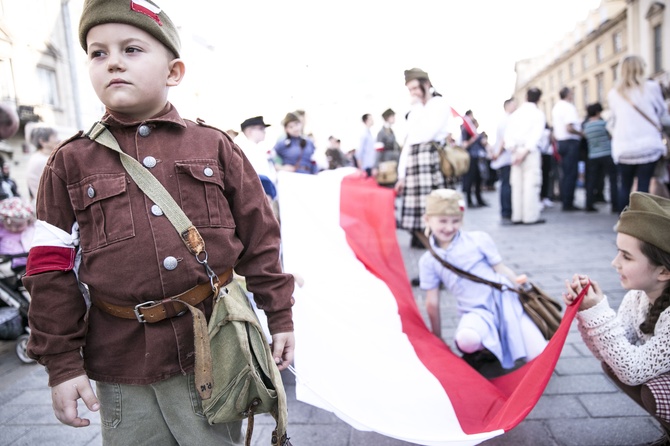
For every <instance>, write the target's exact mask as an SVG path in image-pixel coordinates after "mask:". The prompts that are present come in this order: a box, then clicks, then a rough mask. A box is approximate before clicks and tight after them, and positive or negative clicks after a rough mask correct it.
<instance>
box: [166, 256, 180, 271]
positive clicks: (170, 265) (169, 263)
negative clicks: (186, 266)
mask: <svg viewBox="0 0 670 446" xmlns="http://www.w3.org/2000/svg"><path fill="white" fill-rule="evenodd" d="M177 263H178V261H177V259H176V258H174V257H172V256H167V257H166V258H165V259H164V260H163V266H164V267H165V269H166V270H168V271H172V270H173V269H175V268H176V267H177Z"/></svg>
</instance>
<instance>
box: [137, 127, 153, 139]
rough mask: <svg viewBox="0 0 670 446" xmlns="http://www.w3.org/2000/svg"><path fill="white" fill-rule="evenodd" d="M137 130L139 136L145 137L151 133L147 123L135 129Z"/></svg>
mask: <svg viewBox="0 0 670 446" xmlns="http://www.w3.org/2000/svg"><path fill="white" fill-rule="evenodd" d="M137 131H138V132H139V134H140V136H142V137H145V138H146V137H147V136H149V135H151V129H150V128H149V126H148V125H141V126H140V128H139V129H137Z"/></svg>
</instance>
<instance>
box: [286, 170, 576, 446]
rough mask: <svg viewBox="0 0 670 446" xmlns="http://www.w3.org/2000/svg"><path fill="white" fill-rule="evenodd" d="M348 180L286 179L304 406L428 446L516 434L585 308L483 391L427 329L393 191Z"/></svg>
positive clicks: (346, 176) (479, 380)
mask: <svg viewBox="0 0 670 446" xmlns="http://www.w3.org/2000/svg"><path fill="white" fill-rule="evenodd" d="M352 172H353V170H352V169H349V168H346V169H338V170H334V171H333V170H331V171H325V172H323V173H320V174H318V175H301V174H294V173H288V172H280V176H279V179H278V184H279V200H280V210H281V230H282V244H283V259H284V267H285V270H286V271H287V272H291V273H296V274H299V275H301V276H302V277H303V279H304V286H303V287H302V288H297V289H296V292H295V298H296V303H295V306H294V310H293V311H294V313H293V314H294V321H295V336H296V352H295V369H296V371H295V373H296V393H297V398H298V400H300V401H303V402H306V403H308V404H311V405H314V406H317V407H320V408H322V409H325V410H328V411H331V412H333V413H335V414H336V415H337V416H338V417H340V418H341V419H342V420H344V421H345V422H347V423H349V424H350V425H352V426H353V427H355V428H357V429H359V430H369V431H375V432H378V433H380V434H383V435H386V436H389V437H393V438H397V439H400V440H404V441H408V442H412V443H417V444H421V445H435V446H438V445H474V444H478V443H481V442H483V441H485V440H487V439H489V438H492V437H495V436H498V435H502V434H504V433H505V432H507V431H509V430H510V429H512V428H514V427H515V426H516V425H517V424H519V423H520V422H521V421H522V420H523V419H524V417H526V415H528V413H529V412H530V411H531V409H532V408H533V407H534V405H535V404H536V403H537V401H538V399H539V398H540V396H541V394H542V392H543V390H544V388H545V387H546V385H547V382H548V381H549V378H550V377H551V374H552V371H553V369H554V367H555V365H556V361H557V360H558V356H559V354H560V351H561V348H562V346H563V343H564V342H565V338H566V336H567V333H568V330H569V327H570V323H571V321H572V319H573V318H574V315H575V312H576V310H577V308H576V307H577V306H572V307H569V308H568V309H567V310H566V315H565V316H564V319H563V323H562V325H561V327H560V328H559V330H558V332H557V333H556V335H554V337H553V338H552V340H551V341H550V342H549V345H548V346H547V348H546V349H545V351H544V352H543V353H542V354H541V355H540V356H539V357H538V358H536V359H535V360H534V361H532V362H531V363H529V364H527V365H525V366H523V367H522V368H520V369H518V370H516V371H514V372H512V373H510V374H508V375H505V376H503V377H500V378H496V379H494V380H490V381H489V380H487V379H486V378H484V377H483V376H481V375H480V374H479V373H477V372H476V371H475V370H474V369H472V368H470V367H469V366H468V365H467V364H466V363H465V362H464V361H463V360H462V359H460V357H459V356H458V355H456V354H454V353H453V352H452V351H451V350H450V349H449V348H448V347H447V346H446V344H445V343H444V342H443V341H442V340H441V339H438V338H437V337H436V336H434V335H433V334H432V333H431V332H430V330H429V329H428V328H427V326H426V325H425V323H424V320H423V318H422V316H421V314H420V312H419V310H418V308H417V305H416V303H415V300H414V296H413V294H412V289H411V287H410V283H409V279H408V277H407V273H406V270H405V267H404V263H403V259H402V256H401V252H400V248H399V246H398V243H397V237H396V226H395V218H394V210H393V209H394V206H393V205H394V193H393V191H392V190H390V189H385V188H381V187H378V186H377V185H376V183H375V182H374V180H372V179H366V178H361V177H360V176H355V175H352Z"/></svg>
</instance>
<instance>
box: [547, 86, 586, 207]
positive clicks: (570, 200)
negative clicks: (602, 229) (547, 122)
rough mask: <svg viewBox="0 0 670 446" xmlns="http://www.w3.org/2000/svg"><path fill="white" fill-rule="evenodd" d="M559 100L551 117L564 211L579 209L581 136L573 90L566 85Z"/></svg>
mask: <svg viewBox="0 0 670 446" xmlns="http://www.w3.org/2000/svg"><path fill="white" fill-rule="evenodd" d="M558 94H559V96H560V98H561V100H560V101H558V102H557V103H556V105H554V108H553V109H552V111H551V117H552V120H553V124H554V138H556V141H557V142H558V153H559V155H561V169H562V171H563V175H562V177H561V180H560V187H561V202H562V203H563V210H564V211H577V210H580V209H579V208H578V207H577V206H575V203H574V201H575V188H576V187H577V177H578V175H579V141H580V140H581V138H582V132H581V121H580V119H579V115H578V114H577V108H576V107H575V105H574V104H573V103H572V101H573V91H572V90H571V89H570V88H568V87H563V88H561V91H559V93H558Z"/></svg>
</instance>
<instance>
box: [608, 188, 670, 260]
mask: <svg viewBox="0 0 670 446" xmlns="http://www.w3.org/2000/svg"><path fill="white" fill-rule="evenodd" d="M615 229H616V231H617V232H621V233H622V234H628V235H631V236H633V237H635V238H637V239H640V240H642V241H645V242H647V243H650V244H652V245H654V246H656V247H657V248H660V249H662V250H663V251H665V252H668V253H670V200H668V199H667V198H662V197H659V196H657V195H652V194H648V193H644V192H633V193H632V194H630V204H629V205H628V206H627V207H626V208H625V209H624V210H623V212H621V216H620V217H619V222H618V223H617V225H616V227H615Z"/></svg>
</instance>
